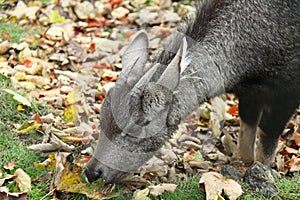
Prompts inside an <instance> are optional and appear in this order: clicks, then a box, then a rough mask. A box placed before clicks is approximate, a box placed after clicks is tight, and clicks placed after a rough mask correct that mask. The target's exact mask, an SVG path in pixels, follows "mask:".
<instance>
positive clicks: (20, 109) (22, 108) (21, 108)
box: [17, 104, 25, 111]
mask: <svg viewBox="0 0 300 200" xmlns="http://www.w3.org/2000/svg"><path fill="white" fill-rule="evenodd" d="M17 110H19V111H22V110H25V109H24V107H23V105H21V104H19V105H18V107H17Z"/></svg>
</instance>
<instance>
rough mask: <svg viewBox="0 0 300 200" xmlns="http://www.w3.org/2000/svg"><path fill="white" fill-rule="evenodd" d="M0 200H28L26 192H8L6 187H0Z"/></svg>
mask: <svg viewBox="0 0 300 200" xmlns="http://www.w3.org/2000/svg"><path fill="white" fill-rule="evenodd" d="M0 199H3V200H15V199H17V200H28V199H29V196H28V193H27V192H9V190H8V188H7V187H0Z"/></svg>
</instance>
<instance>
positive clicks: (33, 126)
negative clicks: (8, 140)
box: [18, 121, 42, 133]
mask: <svg viewBox="0 0 300 200" xmlns="http://www.w3.org/2000/svg"><path fill="white" fill-rule="evenodd" d="M41 125H42V124H40V123H38V122H35V121H33V122H29V121H25V122H23V124H22V125H21V126H20V127H19V128H18V132H19V133H28V132H29V131H32V130H37V129H38V128H39V127H40V126H41Z"/></svg>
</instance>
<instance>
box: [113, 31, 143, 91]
mask: <svg viewBox="0 0 300 200" xmlns="http://www.w3.org/2000/svg"><path fill="white" fill-rule="evenodd" d="M148 47H149V42H148V36H147V34H146V32H145V31H143V30H142V31H139V32H138V33H136V35H135V36H134V39H133V40H132V42H131V44H130V45H129V46H128V48H127V49H126V51H125V52H124V55H123V58H122V67H123V69H122V73H121V74H120V77H119V78H118V83H120V84H125V83H127V84H128V85H129V86H130V87H133V86H134V85H135V84H136V83H137V82H138V80H139V79H140V78H141V77H142V76H143V74H144V67H145V64H146V62H147V58H148Z"/></svg>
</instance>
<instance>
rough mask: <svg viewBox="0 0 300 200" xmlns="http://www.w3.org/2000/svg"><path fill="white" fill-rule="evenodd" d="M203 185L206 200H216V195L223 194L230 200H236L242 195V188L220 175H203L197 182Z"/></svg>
mask: <svg viewBox="0 0 300 200" xmlns="http://www.w3.org/2000/svg"><path fill="white" fill-rule="evenodd" d="M199 184H200V185H201V184H204V186H205V193H206V199H207V200H217V199H218V198H219V197H218V193H222V191H224V193H225V194H226V195H227V197H228V198H229V199H230V200H234V199H237V198H238V197H239V196H241V195H242V194H243V190H242V187H241V186H240V185H239V184H238V183H237V182H236V181H234V180H232V179H225V178H224V177H223V176H222V175H221V174H219V173H216V172H207V173H204V174H203V175H202V177H201V179H200V181H199Z"/></svg>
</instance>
